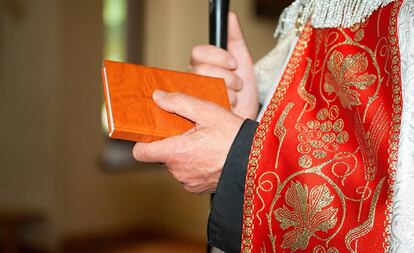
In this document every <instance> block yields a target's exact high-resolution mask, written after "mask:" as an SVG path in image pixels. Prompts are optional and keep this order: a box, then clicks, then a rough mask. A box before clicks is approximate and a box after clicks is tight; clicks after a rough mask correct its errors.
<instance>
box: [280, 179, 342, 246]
mask: <svg viewBox="0 0 414 253" xmlns="http://www.w3.org/2000/svg"><path fill="white" fill-rule="evenodd" d="M333 198H334V197H333V196H332V195H331V194H330V191H329V189H328V187H327V186H326V185H324V184H323V185H317V186H315V187H313V188H312V189H311V190H310V192H309V191H308V186H307V185H302V184H301V183H300V182H296V183H294V182H293V183H292V185H291V186H290V187H289V188H288V189H287V191H286V194H285V200H286V203H287V204H288V205H289V207H291V208H292V209H293V210H290V208H289V207H287V206H285V205H283V207H282V208H278V209H276V211H275V212H274V215H275V217H276V219H277V220H278V221H279V222H280V227H281V228H282V229H284V230H286V229H288V228H289V227H293V230H290V231H288V232H286V233H285V234H284V235H283V243H282V247H283V248H290V249H291V250H292V251H296V250H298V249H301V250H303V249H305V248H306V247H307V246H308V243H309V239H310V238H311V237H312V236H314V235H315V233H316V232H317V231H323V232H327V231H328V230H329V229H331V228H333V227H334V226H335V224H336V222H337V220H338V219H337V217H336V214H337V212H338V209H337V208H333V207H329V208H327V207H328V206H329V205H330V204H331V203H332V200H333ZM324 208H325V209H324Z"/></svg>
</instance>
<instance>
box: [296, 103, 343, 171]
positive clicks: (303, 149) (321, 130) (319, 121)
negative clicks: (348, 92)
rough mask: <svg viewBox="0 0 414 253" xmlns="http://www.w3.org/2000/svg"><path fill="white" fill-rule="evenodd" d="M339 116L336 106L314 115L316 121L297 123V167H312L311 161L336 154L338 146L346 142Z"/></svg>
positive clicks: (323, 109) (341, 120)
mask: <svg viewBox="0 0 414 253" xmlns="http://www.w3.org/2000/svg"><path fill="white" fill-rule="evenodd" d="M338 116H339V108H338V106H332V107H331V108H330V109H327V108H322V109H321V110H319V111H318V113H317V114H316V119H313V120H310V121H308V122H306V124H303V123H298V124H296V126H295V128H296V130H297V131H298V135H297V139H298V141H299V144H298V146H297V150H298V152H299V153H300V154H301V156H300V157H299V161H298V162H299V165H300V166H301V167H302V168H309V167H311V166H312V163H313V159H323V158H325V157H326V156H328V154H329V153H332V152H336V151H337V150H338V148H339V145H340V144H345V143H346V142H347V141H348V138H349V136H348V132H347V131H344V121H343V119H341V118H338Z"/></svg>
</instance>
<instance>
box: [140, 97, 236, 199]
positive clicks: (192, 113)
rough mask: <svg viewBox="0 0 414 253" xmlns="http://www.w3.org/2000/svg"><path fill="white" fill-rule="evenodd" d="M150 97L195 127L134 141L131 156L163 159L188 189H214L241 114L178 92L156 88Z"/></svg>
mask: <svg viewBox="0 0 414 253" xmlns="http://www.w3.org/2000/svg"><path fill="white" fill-rule="evenodd" d="M153 99H154V101H155V103H156V104H157V105H158V106H159V107H161V108H162V109H164V110H166V111H168V112H171V113H176V114H178V115H181V116H183V117H185V118H187V119H189V120H191V121H193V122H195V128H193V129H191V130H189V131H187V132H186V133H184V134H182V135H179V136H173V137H169V138H166V139H164V140H161V141H156V142H152V143H137V144H135V147H134V150H133V155H134V158H135V159H136V160H138V161H143V162H159V163H164V164H165V165H166V168H167V170H168V171H169V172H170V173H171V174H172V175H173V176H174V177H175V178H176V179H177V180H178V181H179V182H181V183H182V185H183V187H184V189H185V190H187V191H189V192H192V193H198V194H201V193H211V192H214V191H215V189H216V187H217V183H218V180H219V178H220V174H221V170H222V169H223V166H224V162H225V160H226V157H227V153H228V152H229V150H230V146H231V144H232V142H233V140H234V138H235V136H236V134H237V132H238V130H239V128H240V126H241V124H242V123H243V121H244V120H243V118H241V117H239V116H237V115H235V114H233V113H231V112H229V111H227V110H226V109H224V108H222V107H220V106H218V105H216V104H214V103H211V102H208V101H204V100H200V99H197V98H194V97H191V96H187V95H184V94H181V93H164V92H161V91H156V92H154V95H153Z"/></svg>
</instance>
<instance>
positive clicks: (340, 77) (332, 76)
mask: <svg viewBox="0 0 414 253" xmlns="http://www.w3.org/2000/svg"><path fill="white" fill-rule="evenodd" d="M367 68H368V59H367V57H366V56H365V54H363V53H357V54H354V55H348V56H346V57H345V58H344V55H343V54H342V53H341V52H339V51H334V52H333V53H332V55H331V56H330V57H329V60H328V70H329V71H328V72H327V74H326V76H325V83H324V89H325V91H326V92H327V93H328V94H331V93H335V94H336V95H337V96H338V98H339V100H340V102H341V105H342V106H343V107H344V108H348V109H350V108H351V107H352V106H356V105H360V104H361V101H360V100H359V96H360V95H359V93H358V92H357V91H355V90H353V89H351V87H352V86H354V87H356V88H358V89H360V90H365V89H366V88H367V87H368V86H370V85H371V84H372V83H374V82H375V80H376V79H377V77H376V76H375V75H373V74H368V73H364V72H366V70H367ZM361 73H363V74H361Z"/></svg>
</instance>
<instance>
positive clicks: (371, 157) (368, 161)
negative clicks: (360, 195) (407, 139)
mask: <svg viewBox="0 0 414 253" xmlns="http://www.w3.org/2000/svg"><path fill="white" fill-rule="evenodd" d="M387 127H388V122H387V120H386V112H385V109H384V106H383V105H381V106H380V107H379V109H378V110H377V112H376V113H375V116H374V118H373V119H372V121H371V124H370V126H369V129H368V131H365V130H364V125H363V123H362V119H361V116H360V115H359V112H357V113H356V116H355V132H356V133H357V134H356V137H357V141H358V144H359V147H360V148H361V149H360V150H361V154H362V160H363V164H364V172H365V173H364V179H365V180H367V181H371V180H373V179H374V178H375V174H376V172H377V167H378V152H379V148H380V143H381V140H382V138H383V137H384V134H385V132H386V129H387Z"/></svg>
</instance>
